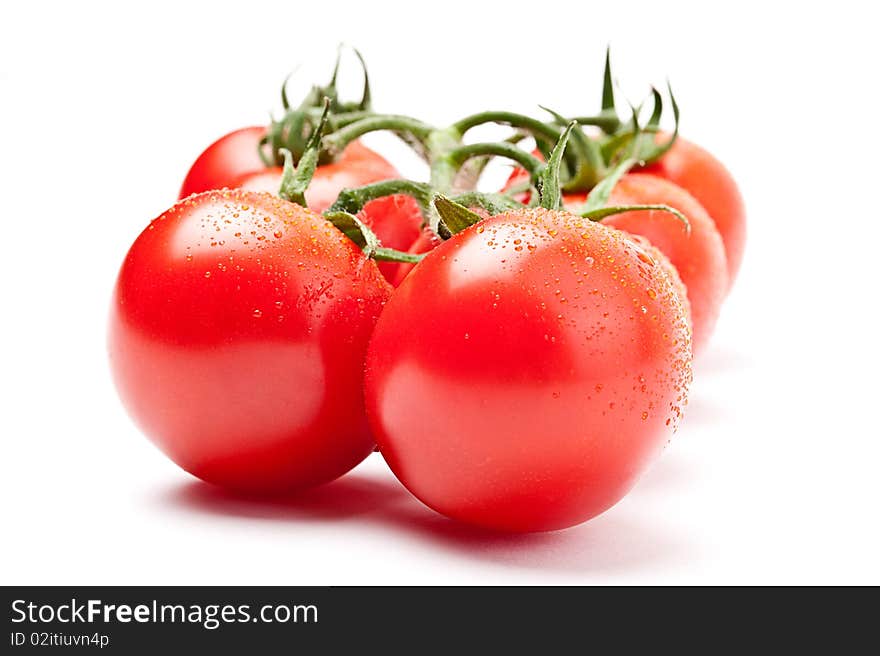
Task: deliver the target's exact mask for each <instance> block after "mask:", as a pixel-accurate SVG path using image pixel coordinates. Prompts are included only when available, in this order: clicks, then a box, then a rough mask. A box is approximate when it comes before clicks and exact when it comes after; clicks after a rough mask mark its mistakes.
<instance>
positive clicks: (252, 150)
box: [179, 126, 278, 198]
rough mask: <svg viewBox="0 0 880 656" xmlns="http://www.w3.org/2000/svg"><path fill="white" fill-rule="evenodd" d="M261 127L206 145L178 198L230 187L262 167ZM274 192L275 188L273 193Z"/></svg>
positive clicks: (262, 128)
mask: <svg viewBox="0 0 880 656" xmlns="http://www.w3.org/2000/svg"><path fill="white" fill-rule="evenodd" d="M265 134H266V128H265V127H258V126H257V127H249V128H242V129H241V130H236V131H235V132H230V133H229V134H227V135H224V136H222V137H220V138H219V139H218V140H217V141H215V142H214V143H212V144H211V145H210V146H208V147H207V148H206V149H205V151H204V152H203V153H202V154H201V155H199V156H198V158H197V159H196V161H195V162H194V163H193V165H192V167H190V170H189V173H187V174H186V179H184V181H183V186H182V187H181V188H180V195H179V198H186V197H187V196H189V195H191V194H197V193H199V192H202V191H209V190H211V189H222V188H223V187H231V186H232V182H233V181H234V180H235V179H236V178H238V177H239V176H241V175H243V174H245V173H250V172H252V171H258V170H260V169H264V168H265V164H263V160H261V159H260V155H259V151H258V148H259V144H260V139H262V138H263V136H264V135H265ZM275 191H276V192H277V191H278V190H277V189H276V190H275Z"/></svg>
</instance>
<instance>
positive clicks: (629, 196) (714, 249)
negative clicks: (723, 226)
mask: <svg viewBox="0 0 880 656" xmlns="http://www.w3.org/2000/svg"><path fill="white" fill-rule="evenodd" d="M610 204H611V205H632V204H649V205H650V204H665V205H669V206H671V207H674V208H676V209H677V210H679V211H680V212H682V213H683V214H684V215H685V216H686V217H687V218H688V222H689V223H690V232H688V231H687V229H686V228H685V225H684V224H683V223H682V222H681V221H680V220H679V219H678V218H676V217H675V216H674V215H672V214H669V213H668V212H662V211H654V210H647V211H640V212H626V213H624V214H617V215H614V216H610V217H608V218H606V219H603V221H602V222H603V223H604V224H605V225H607V226H612V227H614V228H618V229H620V230H625V231H626V232H629V233H632V234H637V235H641V236H643V237H645V238H647V240H648V241H649V242H651V243H652V244H653V245H654V246H656V247H657V248H658V249H659V250H660V251H662V252H663V253H664V254H665V255H666V257H668V258H669V261H670V262H672V264H673V266H674V267H675V268H676V270H677V271H678V275H679V276H680V277H681V281H682V282H683V283H684V286H685V287H686V288H687V298H688V301H689V303H690V316H691V322H692V324H693V339H694V344H693V347H694V352H695V353H700V352H702V350H703V349H704V348H705V346H706V345H707V343H708V342H709V338H710V337H711V336H712V332H713V331H714V329H715V323H716V321H717V320H718V315H719V313H720V312H721V305H722V303H723V302H724V297H725V295H726V293H727V288H728V284H727V261H726V259H725V256H724V243H723V242H722V241H721V237H720V235H719V234H718V231H717V230H716V228H715V224H714V223H713V222H712V219H711V218H710V217H709V215H708V214H707V213H706V210H705V209H703V206H702V205H700V203H699V202H697V200H696V199H695V198H694V197H693V196H691V195H690V194H689V193H687V192H686V191H684V190H683V189H682V188H681V187H678V186H677V185H675V184H673V183H671V182H669V181H668V180H664V179H663V178H658V177H656V176H653V175H649V174H647V173H630V174H628V175H625V176H623V178H621V180H620V182H618V183H617V185H616V186H615V188H614V191H613V192H612V193H611V198H610Z"/></svg>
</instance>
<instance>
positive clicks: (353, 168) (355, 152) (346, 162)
mask: <svg viewBox="0 0 880 656" xmlns="http://www.w3.org/2000/svg"><path fill="white" fill-rule="evenodd" d="M282 173H283V170H282V169H281V167H273V168H268V169H267V168H266V167H265V166H263V165H262V164H261V165H260V167H258V168H256V169H251V170H248V171H245V172H243V173H241V174H239V175H237V176H235V177H233V178H232V179H230V180H228V181H227V183H226V185H224V186H227V187H229V188H230V189H234V188H242V189H247V190H249V191H267V192H269V193H271V194H277V193H278V190H279V189H280V188H281V177H282ZM399 177H400V174H399V173H398V172H397V169H395V168H394V167H393V166H392V165H391V164H390V163H389V162H388V161H387V160H386V159H385V158H384V157H382V156H381V155H379V154H378V153H376V152H375V151H372V150H370V149H369V148H367V147H366V146H364V145H363V144H362V143H360V142H359V141H355V142H352V143H350V144H349V145H348V146H347V147H346V149H345V150H344V151H343V152H342V155H340V156H339V159H337V160H336V161H335V162H331V163H329V164H322V165H321V166H319V167H318V168H317V169H316V170H315V175H314V176H313V177H312V181H311V182H310V183H309V187H308V189H306V203H307V204H308V206H309V209H312V210H315V211H316V212H323V211H324V210H326V209H327V208H328V207H330V205H332V204H333V201H335V200H336V197H337V196H338V195H339V192H340V191H342V190H343V189H346V188H351V187H362V186H363V185H366V184H370V183H371V182H380V181H382V180H391V179H394V178H399ZM413 202H415V201H413Z"/></svg>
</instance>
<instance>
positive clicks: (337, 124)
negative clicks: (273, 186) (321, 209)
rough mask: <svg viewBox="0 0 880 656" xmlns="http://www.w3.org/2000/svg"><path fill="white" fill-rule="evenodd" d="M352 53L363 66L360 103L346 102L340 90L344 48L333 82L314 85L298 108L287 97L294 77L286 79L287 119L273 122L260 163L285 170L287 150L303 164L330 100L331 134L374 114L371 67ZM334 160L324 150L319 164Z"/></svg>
mask: <svg viewBox="0 0 880 656" xmlns="http://www.w3.org/2000/svg"><path fill="white" fill-rule="evenodd" d="M351 50H352V52H353V53H354V54H355V56H356V57H357V59H358V62H359V63H360V65H361V70H362V72H363V77H364V86H363V91H362V93H361V99H360V100H359V101H347V102H346V101H343V100H341V99H340V97H339V91H338V89H337V88H336V81H337V78H338V74H339V67H340V62H341V58H342V47H341V46H340V49H339V52H338V54H337V57H336V64H335V65H334V67H333V73H332V75H331V77H330V81H329V82H328V83H327V84H326V85H323V86H321V85H314V86H313V87H312V88H311V89H310V91H309V92H308V93H307V94H306V97H305V98H304V99H303V100H302V101H301V102H300V103H299V105H297V106H295V107H294V106H293V105H291V103H290V99H289V98H288V95H287V83H288V81H289V80H290V77H291V75H292V73H291V74H290V75H288V76H287V77H286V78H285V79H284V82H283V83H282V85H281V105H282V108H283V110H284V115H283V116H282V117H281V118H280V119H278V120H276V119H274V118H273V119H272V121H271V123H270V124H269V126H268V128H267V130H266V135H265V136H264V137H263V139H262V140H261V141H260V145H259V155H260V159H261V160H262V162H263V164H265V165H266V166H267V167H274V166H283V165H284V161H285V156H284V153H283V151H284V150H287V151H288V152H290V153H291V155H292V157H293V160H294V162H296V163H298V162H299V159H300V158H301V157H302V155H303V154H304V153H305V151H306V149H307V148H308V143H309V139H310V138H311V136H312V134H313V133H314V131H315V129H316V128H317V126H318V125H319V123H320V122H321V120H322V114H323V105H324V100H325V99H329V100H330V117H329V119H327V125H328V127H329V131H331V132H332V131H335V130H338V129H340V128H342V127H344V126H346V125H348V124H349V123H352V122H354V121H357V120H359V119H362V118H364V117H367V116H370V115H371V114H372V93H371V91H370V77H369V73H368V72H367V65H366V62H365V61H364V58H363V55H361V53H360V51H358V50H357V48H351ZM334 159H335V156H334V155H332V154H331V153H330V152H329V151H324V150H322V151H321V152H320V154H319V160H318V163H319V164H327V163H329V162H332V161H334Z"/></svg>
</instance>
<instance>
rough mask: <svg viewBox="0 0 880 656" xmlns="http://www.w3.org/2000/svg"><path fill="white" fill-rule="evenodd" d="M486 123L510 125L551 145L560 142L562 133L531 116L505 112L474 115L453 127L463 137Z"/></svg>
mask: <svg viewBox="0 0 880 656" xmlns="http://www.w3.org/2000/svg"><path fill="white" fill-rule="evenodd" d="M485 123H501V124H502V125H509V126H511V127H515V128H519V129H522V130H526V131H527V132H528V133H529V134H531V135H532V136H534V137H542V138H543V139H544V140H545V141H549V142H550V143H556V142H557V141H558V140H559V135H560V133H561V131H560V130H557V129H556V128H555V127H553V126H552V125H547V124H546V123H543V122H542V121H539V120H538V119H536V118H532V117H531V116H526V115H525V114H517V113H515V112H505V111H488V112H480V113H479V114H473V115H471V116H467V117H465V118H463V119H461V120H460V121H458V122H457V123H455V124H453V126H452V127H453V129H454V130H455V131H456V132H458V133H459V134H461V135H463V134H464V133H465V132H467V131H468V130H470V129H471V128H475V127H477V126H478V125H483V124H485Z"/></svg>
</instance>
